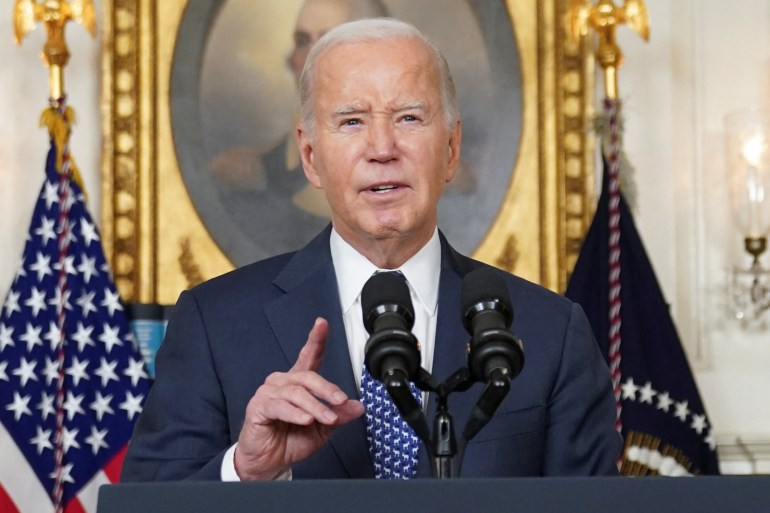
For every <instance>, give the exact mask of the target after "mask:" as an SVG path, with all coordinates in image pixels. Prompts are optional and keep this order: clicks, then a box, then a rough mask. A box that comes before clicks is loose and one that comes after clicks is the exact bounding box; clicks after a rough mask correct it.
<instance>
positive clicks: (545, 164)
mask: <svg viewBox="0 0 770 513" xmlns="http://www.w3.org/2000/svg"><path fill="white" fill-rule="evenodd" d="M499 1H500V2H502V4H503V5H504V7H505V9H506V10H507V12H508V14H509V18H510V20H512V21H511V22H512V23H513V26H514V30H513V32H514V34H515V38H516V44H517V46H518V51H519V60H520V67H521V77H522V78H521V80H522V106H523V112H522V127H521V136H520V142H519V150H518V156H517V159H516V163H515V168H514V169H512V170H511V172H512V173H513V175H512V179H511V180H510V185H509V187H508V190H507V191H506V192H505V195H504V198H503V201H502V206H501V208H500V209H499V211H498V212H497V214H496V215H495V218H494V221H493V222H492V223H491V225H490V226H489V228H488V231H487V233H486V234H485V235H484V237H483V239H482V240H481V242H480V243H479V244H478V246H477V248H476V249H475V250H474V251H473V256H474V257H476V258H478V259H480V260H483V261H486V262H488V263H491V264H493V265H496V266H498V267H501V268H504V269H506V270H509V271H511V272H514V273H516V274H518V275H520V276H522V277H524V278H527V279H529V280H532V281H535V282H538V283H541V284H542V285H544V286H546V287H549V288H551V289H552V290H556V291H561V290H563V289H564V287H565V285H566V282H567V278H568V275H569V270H570V269H571V268H572V267H573V265H574V262H575V260H576V258H577V254H578V252H579V249H580V244H581V241H582V238H583V235H584V233H585V231H586V229H587V226H588V223H589V221H590V215H591V208H590V202H589V201H588V199H589V198H590V197H592V192H593V182H594V159H593V149H594V141H593V138H592V137H591V135H590V131H589V130H588V127H589V126H590V123H589V120H590V117H591V116H592V112H593V94H594V93H593V91H594V83H593V60H592V58H591V55H590V48H589V45H588V44H587V43H582V44H580V45H574V44H571V43H570V42H568V41H567V38H566V36H565V33H564V31H563V28H562V25H563V24H562V21H561V20H562V19H563V17H564V12H565V10H566V8H567V6H568V3H569V2H568V0H553V1H541V0H499ZM187 6H188V1H187V0H164V1H163V2H159V1H154V0H108V1H107V2H105V3H104V4H103V9H104V12H103V14H104V24H103V27H104V51H103V88H102V91H103V93H102V110H103V120H104V121H103V134H104V152H103V179H102V236H103V241H104V247H105V252H106V254H107V258H108V260H109V261H110V264H111V265H112V270H113V273H114V277H115V281H116V284H117V286H118V288H119V290H120V292H121V294H122V296H123V298H124V300H126V301H129V302H141V303H153V302H154V303H161V304H173V303H174V302H175V301H176V298H177V296H178V294H179V292H180V291H182V290H184V289H186V288H189V287H190V286H192V285H195V284H197V283H199V282H200V281H203V280H205V279H208V278H210V277H213V276H216V275H218V274H221V273H223V272H226V271H228V270H230V269H232V268H233V267H234V265H233V263H232V262H231V261H230V260H229V259H228V257H227V256H226V255H225V253H224V252H223V251H222V250H221V249H220V247H219V246H218V245H217V243H216V242H215V240H214V238H213V237H212V235H211V234H210V233H209V232H208V230H207V228H206V225H205V224H204V222H203V221H202V220H201V217H200V215H199V213H198V211H197V210H196V208H195V206H194V204H193V201H192V200H191V198H190V195H189V193H188V190H187V189H186V185H185V182H184V180H183V177H182V173H181V170H180V164H179V161H178V159H177V154H176V151H175V145H174V134H173V127H172V114H171V100H172V99H171V93H170V91H171V87H170V82H171V70H172V60H173V56H174V51H175V46H176V44H177V43H178V42H177V39H176V38H177V33H178V31H179V28H180V23H181V22H182V19H183V15H184V13H185V9H186V8H187ZM514 142H515V141H514Z"/></svg>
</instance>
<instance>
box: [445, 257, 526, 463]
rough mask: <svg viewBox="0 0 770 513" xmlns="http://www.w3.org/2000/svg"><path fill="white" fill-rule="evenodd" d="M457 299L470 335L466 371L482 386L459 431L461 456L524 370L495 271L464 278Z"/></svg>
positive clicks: (507, 297)
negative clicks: (460, 433)
mask: <svg viewBox="0 0 770 513" xmlns="http://www.w3.org/2000/svg"><path fill="white" fill-rule="evenodd" d="M460 299H461V304H462V310H461V313H462V320H463V325H464V326H465V329H466V330H467V331H468V333H470V335H471V341H470V344H469V348H468V369H469V370H470V373H471V376H472V377H473V378H474V379H476V380H477V381H483V382H484V383H486V387H484V392H483V393H482V394H481V397H480V398H479V400H478V402H477V403H476V405H475V406H474V407H473V409H472V410H471V413H470V416H469V417H468V422H467V423H466V425H465V429H464V430H463V440H462V443H461V449H460V454H463V453H464V452H465V446H466V445H465V444H466V443H467V441H468V440H470V439H471V438H473V437H474V436H476V434H478V432H479V431H481V429H482V428H483V427H484V426H485V425H487V423H488V422H489V421H490V420H491V419H492V416H493V415H494V414H495V411H497V408H498V407H499V406H500V404H502V402H503V400H504V399H505V396H506V395H508V392H509V391H510V389H511V380H512V379H513V378H515V377H516V376H518V375H519V373H520V372H521V369H522V367H523V366H524V350H523V348H522V343H521V340H519V339H518V338H517V337H516V336H515V335H514V334H513V333H511V332H510V331H509V330H508V328H509V326H510V325H511V322H513V307H512V306H511V298H510V295H509V294H508V287H507V286H506V285H505V282H504V281H503V279H502V276H501V275H500V273H499V271H496V270H494V269H493V268H491V267H482V268H480V269H477V270H475V271H472V272H470V273H468V274H467V275H465V277H464V278H463V285H462V292H461V294H460ZM461 461H462V458H461Z"/></svg>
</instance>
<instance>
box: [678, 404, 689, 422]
mask: <svg viewBox="0 0 770 513" xmlns="http://www.w3.org/2000/svg"><path fill="white" fill-rule="evenodd" d="M675 408H676V411H675V412H674V417H676V418H678V419H679V420H681V421H682V422H684V421H685V420H687V415H688V414H689V413H690V410H689V409H688V408H687V401H682V402H681V403H676V406H675Z"/></svg>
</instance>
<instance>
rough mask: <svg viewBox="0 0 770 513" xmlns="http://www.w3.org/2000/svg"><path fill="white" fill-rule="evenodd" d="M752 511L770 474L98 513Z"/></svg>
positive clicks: (279, 485) (271, 496) (158, 504)
mask: <svg viewBox="0 0 770 513" xmlns="http://www.w3.org/2000/svg"><path fill="white" fill-rule="evenodd" d="M298 511H303V512H304V511H307V512H327V511H328V512H334V513H347V512H350V513H354V512H355V513H360V512H362V511H364V512H366V513H380V512H381V513H406V512H410V511H416V512H420V513H425V512H431V511H441V512H452V511H458V512H459V511H462V512H477V511H479V512H483V513H496V512H516V513H535V512H537V513H549V512H559V513H604V512H606V513H636V512H639V513H641V512H645V513H647V512H655V513H669V512H670V513H687V512H693V513H695V512H697V513H751V512H764V511H770V476H722V477H678V478H666V477H645V478H623V477H587V478H519V479H451V480H436V479H430V480H427V479H425V480H423V479H418V480H411V481H375V480H342V481H338V480H326V481H323V480H319V481H315V480H314V481H293V482H268V483H217V482H202V481H184V482H170V483H145V484H134V483H132V484H116V485H107V486H103V487H102V488H101V489H100V491H99V504H98V509H97V512H98V513H128V512H131V513H137V512H141V513H166V512H169V513H170V512H174V513H176V512H185V513H212V512H216V513H240V512H250V513H251V512H260V513H272V512H275V513H287V512H298Z"/></svg>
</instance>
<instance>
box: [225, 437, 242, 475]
mask: <svg viewBox="0 0 770 513" xmlns="http://www.w3.org/2000/svg"><path fill="white" fill-rule="evenodd" d="M237 446H238V442H235V443H234V444H233V445H231V446H230V448H229V449H227V452H226V453H225V457H224V458H222V469H221V471H220V474H221V477H222V481H223V482H228V481H240V480H241V478H240V477H238V473H237V472H235V448H236V447H237Z"/></svg>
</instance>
